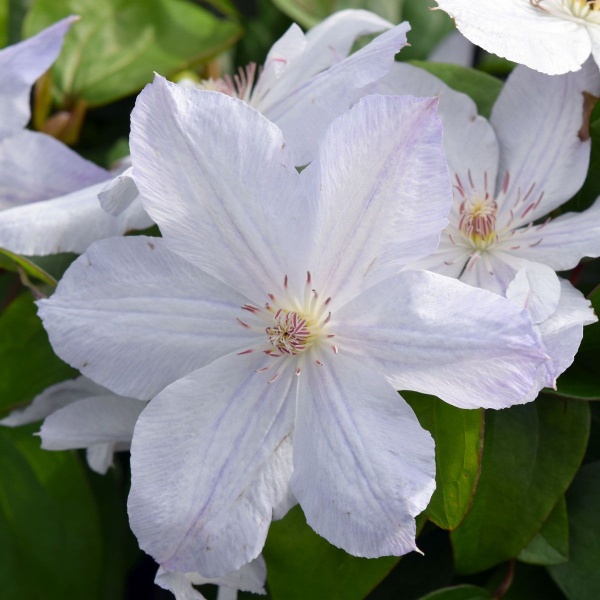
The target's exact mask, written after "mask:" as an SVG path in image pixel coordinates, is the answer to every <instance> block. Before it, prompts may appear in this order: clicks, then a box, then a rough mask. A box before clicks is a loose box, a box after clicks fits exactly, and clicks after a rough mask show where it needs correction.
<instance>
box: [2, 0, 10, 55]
mask: <svg viewBox="0 0 600 600" xmlns="http://www.w3.org/2000/svg"><path fill="white" fill-rule="evenodd" d="M8 3H9V0H0V48H4V46H6V45H7V43H8Z"/></svg>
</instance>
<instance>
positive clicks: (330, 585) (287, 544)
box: [263, 506, 398, 600]
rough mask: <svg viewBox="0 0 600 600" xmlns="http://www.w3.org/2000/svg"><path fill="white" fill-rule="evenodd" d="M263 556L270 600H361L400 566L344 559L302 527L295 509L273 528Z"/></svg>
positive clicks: (388, 560) (386, 561) (380, 560)
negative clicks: (393, 569)
mask: <svg viewBox="0 0 600 600" xmlns="http://www.w3.org/2000/svg"><path fill="white" fill-rule="evenodd" d="M263 554H264V557H265V560H266V561H267V564H268V566H269V567H268V570H267V584H268V587H269V593H270V595H271V598H273V599H274V600H296V599H297V600H306V598H314V599H315V600H318V599H323V600H325V599H327V600H362V599H363V598H364V597H365V595H366V594H367V593H368V592H369V591H370V590H371V589H372V588H373V587H375V586H376V585H377V583H379V581H381V580H382V579H383V578H384V577H385V576H386V575H387V573H388V572H389V571H390V569H392V567H393V566H394V565H395V564H396V562H398V558H396V557H385V558H378V559H366V558H357V557H355V556H351V555H350V554H346V552H344V551H343V550H340V549H339V548H336V547H335V546H332V545H331V544H330V543H329V542H327V540H325V539H324V538H322V537H320V536H319V535H317V534H316V533H315V532H314V531H313V530H312V529H311V528H310V527H309V526H308V525H307V524H306V520H305V518H304V514H303V512H302V510H301V509H300V507H299V506H296V507H295V508H294V509H292V510H291V511H290V512H289V513H288V514H287V515H286V517H285V518H284V519H282V520H281V521H276V522H275V523H273V524H272V525H271V528H270V530H269V536H268V538H267V543H266V545H265V549H264V551H263Z"/></svg>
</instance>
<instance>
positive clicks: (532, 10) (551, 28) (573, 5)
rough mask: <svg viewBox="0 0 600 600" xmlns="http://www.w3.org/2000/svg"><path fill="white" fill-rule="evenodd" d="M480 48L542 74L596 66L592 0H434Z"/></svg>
mask: <svg viewBox="0 0 600 600" xmlns="http://www.w3.org/2000/svg"><path fill="white" fill-rule="evenodd" d="M437 3H438V6H439V8H441V9H442V10H444V11H446V12H447V13H448V14H449V15H450V16H451V17H453V18H454V20H455V21H456V26H457V27H458V29H459V30H460V31H461V32H462V34H463V35H464V36H465V37H466V38H468V39H469V40H471V41H472V42H473V43H474V44H477V45H478V46H481V47H482V48H483V49H484V50H487V51H488V52H492V53H494V54H498V55H499V56H503V57H504V58H508V59H509V60H512V61H515V62H518V63H521V64H523V65H526V66H528V67H529V68H531V69H535V70H536V71H541V72H542V73H547V74H548V75H560V74H562V73H567V72H569V71H577V70H579V69H580V68H581V66H582V65H583V63H584V62H585V61H586V59H587V58H588V57H589V56H590V53H591V54H592V56H593V57H594V60H595V61H596V63H597V64H599V65H600V2H598V0H477V1H476V2H473V1H472V0H437Z"/></svg>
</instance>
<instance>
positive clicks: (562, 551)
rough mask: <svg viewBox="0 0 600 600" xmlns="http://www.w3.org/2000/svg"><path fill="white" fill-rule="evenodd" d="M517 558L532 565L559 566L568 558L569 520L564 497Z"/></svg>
mask: <svg viewBox="0 0 600 600" xmlns="http://www.w3.org/2000/svg"><path fill="white" fill-rule="evenodd" d="M517 558H518V559H519V560H521V561H523V562H526V563H531V564H534V565H559V564H561V563H564V562H566V561H567V560H568V558H569V520H568V517H567V503H566V502H565V497H564V496H562V497H561V499H560V500H559V501H558V502H557V503H556V506H555V507H554V509H553V510H552V512H551V513H550V515H549V517H548V518H547V519H546V522H545V523H544V525H543V526H542V528H541V529H540V530H539V531H538V532H537V533H536V534H535V536H534V537H533V539H532V540H531V542H529V544H528V545H527V547H526V548H523V550H521V552H519V554H518V556H517Z"/></svg>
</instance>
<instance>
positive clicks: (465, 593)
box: [420, 585, 493, 600]
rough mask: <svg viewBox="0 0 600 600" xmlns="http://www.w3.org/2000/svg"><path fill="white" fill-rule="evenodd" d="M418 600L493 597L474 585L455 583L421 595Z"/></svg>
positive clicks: (476, 599)
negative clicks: (452, 585) (455, 584)
mask: <svg viewBox="0 0 600 600" xmlns="http://www.w3.org/2000/svg"><path fill="white" fill-rule="evenodd" d="M420 600H493V597H492V595H491V594H490V593H489V592H488V591H487V590H485V589H483V588H480V587H478V586H476V585H457V586H454V587H449V588H444V589H443V590H437V591H435V592H433V593H432V594H427V596H422V597H421V598H420Z"/></svg>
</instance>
